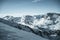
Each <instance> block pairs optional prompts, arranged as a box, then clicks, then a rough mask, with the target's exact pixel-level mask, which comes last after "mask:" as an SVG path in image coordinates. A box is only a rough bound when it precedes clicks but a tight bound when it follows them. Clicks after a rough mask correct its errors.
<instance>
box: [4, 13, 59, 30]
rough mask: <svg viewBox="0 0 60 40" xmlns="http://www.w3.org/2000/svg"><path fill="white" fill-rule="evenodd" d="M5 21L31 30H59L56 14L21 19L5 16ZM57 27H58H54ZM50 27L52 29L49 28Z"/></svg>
mask: <svg viewBox="0 0 60 40" xmlns="http://www.w3.org/2000/svg"><path fill="white" fill-rule="evenodd" d="M3 19H5V20H9V21H13V22H16V23H18V24H23V25H28V26H32V27H31V28H37V27H36V26H38V27H41V28H48V29H50V30H60V29H59V26H60V14H58V13H47V15H34V16H31V15H25V16H22V17H13V16H5V17H3ZM57 25H59V26H58V27H56V26H57ZM51 26H52V27H51Z"/></svg>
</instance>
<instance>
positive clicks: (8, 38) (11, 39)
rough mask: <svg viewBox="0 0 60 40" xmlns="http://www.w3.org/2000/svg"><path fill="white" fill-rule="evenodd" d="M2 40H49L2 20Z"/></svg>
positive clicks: (0, 25) (0, 37)
mask: <svg viewBox="0 0 60 40" xmlns="http://www.w3.org/2000/svg"><path fill="white" fill-rule="evenodd" d="M0 40H48V39H45V38H42V37H40V36H37V35H35V34H33V33H29V32H26V31H23V30H19V29H17V28H13V27H11V26H9V25H6V24H4V23H1V22H0Z"/></svg>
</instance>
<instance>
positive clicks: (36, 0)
mask: <svg viewBox="0 0 60 40" xmlns="http://www.w3.org/2000/svg"><path fill="white" fill-rule="evenodd" d="M39 1H41V0H33V1H32V2H39Z"/></svg>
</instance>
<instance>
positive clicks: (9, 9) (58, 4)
mask: <svg viewBox="0 0 60 40" xmlns="http://www.w3.org/2000/svg"><path fill="white" fill-rule="evenodd" d="M49 12H51V13H52V12H53V13H60V1H59V0H0V17H2V16H5V15H12V16H22V15H40V14H46V13H49Z"/></svg>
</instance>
